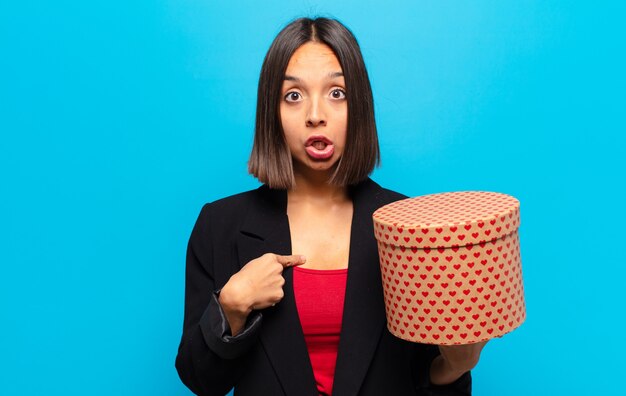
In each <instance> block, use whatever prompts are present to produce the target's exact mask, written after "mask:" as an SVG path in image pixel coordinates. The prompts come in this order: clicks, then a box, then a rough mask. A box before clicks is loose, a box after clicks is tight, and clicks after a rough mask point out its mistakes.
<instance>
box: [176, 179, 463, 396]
mask: <svg viewBox="0 0 626 396" xmlns="http://www.w3.org/2000/svg"><path fill="white" fill-rule="evenodd" d="M350 194H351V196H352V199H353V207H354V214H353V218H352V231H351V236H350V253H349V264H348V280H347V284H346V295H345V305H344V312H343V322H342V328H341V334H340V338H339V350H338V354H337V365H336V370H335V379H334V384H333V394H334V395H340V396H342V395H363V396H366V395H376V396H380V395H470V394H471V377H470V373H466V374H465V375H463V376H462V377H461V378H460V379H459V380H457V381H456V382H454V383H453V384H450V385H447V386H434V385H432V384H430V383H429V368H430V363H431V361H432V359H433V358H434V357H435V356H437V354H438V353H439V352H438V348H437V347H436V346H432V345H422V344H415V343H409V342H406V341H402V340H400V339H398V338H396V337H394V336H392V335H391V334H390V333H389V332H388V331H387V330H386V326H385V324H386V319H385V307H384V300H383V291H382V283H381V276H380V267H379V263H378V249H377V245H376V240H375V239H374V232H373V225H372V213H373V212H374V211H375V210H376V209H377V208H379V207H381V206H382V205H385V204H387V203H390V202H393V201H396V200H399V199H403V198H405V196H403V195H401V194H398V193H395V192H393V191H390V190H386V189H383V188H382V187H380V186H379V185H378V184H376V183H375V182H373V181H372V180H370V179H367V180H366V181H364V182H362V183H360V184H358V185H356V186H354V187H352V188H351V189H350ZM265 253H276V254H284V255H288V254H291V253H292V252H291V237H290V233H289V222H288V218H287V193H286V191H285V190H273V189H270V188H268V187H267V186H261V187H259V188H258V189H256V190H252V191H248V192H245V193H241V194H238V195H234V196H231V197H228V198H224V199H221V200H218V201H216V202H213V203H211V204H206V205H205V206H204V207H203V208H202V211H201V213H200V216H199V217H198V220H197V222H196V224H195V226H194V229H193V231H192V233H191V237H190V240H189V246H188V251H187V268H186V285H185V318H184V324H183V335H182V339H181V342H180V346H179V348H178V355H177V357H176V369H177V370H178V374H179V376H180V378H181V380H182V381H183V382H184V383H185V385H187V387H189V389H191V390H192V391H193V392H194V393H196V394H199V395H223V394H226V393H227V392H228V391H229V390H230V389H231V388H232V387H233V386H234V387H235V395H271V396H276V395H297V396H307V395H311V396H317V395H318V392H317V388H316V385H315V380H314V377H313V371H312V368H311V362H310V360H309V356H308V352H307V349H306V344H305V342H304V336H303V333H302V328H301V326H300V321H299V318H298V312H297V309H296V304H295V300H294V294H293V284H292V274H293V272H292V269H291V268H287V269H285V271H284V272H283V276H284V278H285V285H284V292H285V296H284V298H283V300H282V301H281V302H280V303H278V304H276V306H275V307H271V308H268V309H265V310H262V311H254V312H253V313H252V314H251V315H250V316H249V317H248V320H247V323H246V326H245V328H244V330H243V331H242V332H241V333H240V334H238V335H237V336H235V337H233V336H231V335H230V329H229V327H228V322H227V321H226V319H225V317H224V313H223V311H222V310H221V307H220V305H219V303H218V298H217V297H218V293H219V290H220V289H221V288H222V286H223V285H224V284H225V283H226V282H227V281H228V279H229V278H230V277H231V275H233V274H234V273H236V272H237V271H239V269H240V268H241V267H242V266H243V265H245V264H246V263H247V262H248V261H250V260H252V259H254V258H257V257H259V256H261V255H263V254H265ZM321 292H323V291H321Z"/></svg>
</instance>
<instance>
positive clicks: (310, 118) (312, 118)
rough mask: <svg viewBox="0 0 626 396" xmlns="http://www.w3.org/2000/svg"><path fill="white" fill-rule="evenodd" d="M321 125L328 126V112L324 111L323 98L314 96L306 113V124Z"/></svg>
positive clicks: (310, 125) (309, 125)
mask: <svg viewBox="0 0 626 396" xmlns="http://www.w3.org/2000/svg"><path fill="white" fill-rule="evenodd" d="M319 125H323V126H326V113H325V111H324V104H323V100H322V99H320V98H319V97H317V98H316V97H314V98H312V99H311V101H310V103H309V108H308V112H307V115H306V126H308V127H316V126H319Z"/></svg>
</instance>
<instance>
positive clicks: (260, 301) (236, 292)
mask: <svg viewBox="0 0 626 396" xmlns="http://www.w3.org/2000/svg"><path fill="white" fill-rule="evenodd" d="M305 261H306V258H305V257H304V256H301V255H291V256H280V255H277V254H273V253H266V254H264V255H263V256H261V257H258V258H256V259H254V260H251V261H250V262H248V263H247V264H246V265H244V266H243V268H242V269H241V270H240V271H239V272H237V273H236V274H234V275H233V276H231V277H230V279H229V280H228V282H226V284H225V285H224V287H223V288H222V291H221V292H220V296H219V301H220V305H221V306H222V309H223V310H224V313H225V314H226V319H227V320H228V324H229V325H230V330H231V334H232V335H233V336H235V335H237V334H238V333H239V332H240V331H241V330H242V329H243V328H244V326H245V324H246V318H247V317H248V315H249V314H250V312H252V310H256V309H263V308H267V307H271V306H273V305H275V304H276V303H278V302H279V301H280V300H282V299H283V297H284V295H285V293H284V292H283V285H284V284H285V278H283V269H285V268H287V267H292V266H294V265H302V264H304V263H305Z"/></svg>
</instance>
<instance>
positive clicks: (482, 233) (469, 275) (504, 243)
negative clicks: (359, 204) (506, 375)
mask: <svg viewBox="0 0 626 396" xmlns="http://www.w3.org/2000/svg"><path fill="white" fill-rule="evenodd" d="M373 219H374V233H375V236H376V240H377V241H378V252H379V256H380V268H381V275H382V283H383V293H384V298H385V309H386V314H387V328H388V329H389V331H390V332H391V333H392V334H393V335H395V336H396V337H399V338H401V339H404V340H408V341H413V342H420V343H426V344H438V345H452V344H471V343H475V342H479V341H485V340H489V339H492V338H495V337H500V336H502V335H503V334H506V333H508V332H510V331H512V330H513V329H515V328H517V327H518V326H520V325H521V324H522V322H523V321H524V319H525V317H526V309H525V303H524V290H523V284H522V270H521V260H520V246H519V236H518V228H519V224H520V213H519V201H518V200H517V199H515V198H513V197H511V196H509V195H506V194H500V193H494V192H483V191H464V192H451V193H441V194H432V195H425V196H421V197H417V198H408V199H404V200H401V201H397V202H393V203H391V204H388V205H385V206H383V207H381V208H380V209H378V210H376V211H375V212H374V214H373Z"/></svg>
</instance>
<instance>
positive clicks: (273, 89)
mask: <svg viewBox="0 0 626 396" xmlns="http://www.w3.org/2000/svg"><path fill="white" fill-rule="evenodd" d="M307 42H317V43H322V44H325V45H327V46H328V47H330V48H331V49H332V51H333V52H334V54H335V56H336V57H337V59H338V60H339V64H340V65H341V68H342V71H343V74H344V78H345V82H346V98H347V101H348V126H347V136H346V146H345V149H344V152H343V154H342V156H341V158H340V159H339V161H338V163H337V165H336V169H335V171H334V172H333V174H332V176H331V177H330V179H329V180H328V182H329V183H330V184H333V185H339V186H349V185H354V184H357V183H358V182H360V181H362V180H364V179H366V178H367V177H368V176H369V174H370V173H371V172H372V171H373V170H374V167H375V166H377V165H379V163H380V149H379V147H378V136H377V133H376V121H375V119H374V99H373V97H372V88H371V86H370V81H369V77H368V74H367V70H366V68H365V62H364V61H363V56H362V54H361V49H360V48H359V44H358V43H357V41H356V38H355V37H354V35H353V34H352V33H351V32H350V30H348V28H346V27H345V26H344V25H343V24H341V22H339V21H337V20H335V19H328V18H316V19H310V18H299V19H296V20H294V21H293V22H291V23H289V24H288V25H287V26H285V27H284V28H283V29H282V30H281V31H280V33H279V34H278V36H276V38H275V39H274V41H273V42H272V45H271V46H270V49H269V50H268V51H267V54H266V56H265V60H264V61H263V66H262V68H261V75H260V78H259V88H258V93H257V109H256V123H255V132H254V144H253V146H252V153H251V155H250V160H249V162H248V171H249V172H250V173H251V174H252V175H254V176H255V177H256V178H257V179H258V180H259V181H260V182H262V183H265V184H267V185H268V186H269V187H271V188H277V189H291V188H293V187H295V180H294V175H293V162H292V161H293V160H292V157H291V153H290V151H289V148H288V146H287V142H286V140H285V135H284V132H283V128H282V123H281V119H280V101H281V99H282V98H281V91H282V85H283V80H284V78H285V72H286V70H287V64H288V63H289V60H290V59H291V56H292V55H293V53H294V52H295V51H296V50H297V49H298V48H299V47H300V46H302V45H303V44H305V43H307Z"/></svg>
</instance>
